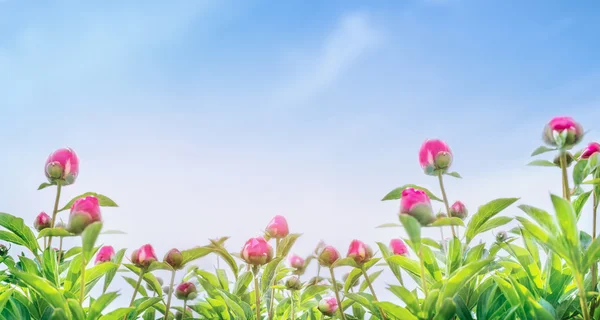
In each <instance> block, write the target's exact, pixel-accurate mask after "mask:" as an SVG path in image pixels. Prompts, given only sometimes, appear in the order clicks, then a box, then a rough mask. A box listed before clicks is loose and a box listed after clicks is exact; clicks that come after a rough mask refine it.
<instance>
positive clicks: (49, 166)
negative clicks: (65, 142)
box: [44, 148, 79, 186]
mask: <svg viewBox="0 0 600 320" xmlns="http://www.w3.org/2000/svg"><path fill="white" fill-rule="evenodd" d="M44 171H45V173H46V177H47V178H48V181H50V182H57V181H60V182H61V184H62V185H65V186H66V185H70V184H72V183H74V182H75V180H76V179H77V176H78V175H79V158H77V155H76V154H75V151H73V150H72V149H71V148H62V149H58V150H56V151H54V152H53V153H51V154H50V155H49V156H48V159H47V160H46V166H45V168H44Z"/></svg>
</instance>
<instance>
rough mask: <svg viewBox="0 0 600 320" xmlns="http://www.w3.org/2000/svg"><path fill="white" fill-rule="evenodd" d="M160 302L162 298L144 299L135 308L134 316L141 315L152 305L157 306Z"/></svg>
mask: <svg viewBox="0 0 600 320" xmlns="http://www.w3.org/2000/svg"><path fill="white" fill-rule="evenodd" d="M161 300H162V297H152V298H145V299H144V300H143V301H142V303H140V304H139V305H138V306H137V308H135V314H136V316H138V315H140V314H142V313H143V312H144V311H146V309H148V308H150V307H152V306H153V305H155V304H157V303H158V302H159V301H161Z"/></svg>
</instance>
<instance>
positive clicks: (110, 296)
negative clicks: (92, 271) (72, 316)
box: [86, 292, 119, 320]
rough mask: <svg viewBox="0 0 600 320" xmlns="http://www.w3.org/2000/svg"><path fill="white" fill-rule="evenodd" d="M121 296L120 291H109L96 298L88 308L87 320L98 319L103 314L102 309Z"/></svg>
mask: <svg viewBox="0 0 600 320" xmlns="http://www.w3.org/2000/svg"><path fill="white" fill-rule="evenodd" d="M118 296H119V293H118V292H108V293H105V294H103V295H101V296H100V297H98V299H95V300H94V301H93V302H92V304H91V306H90V308H89V309H88V316H87V319H86V320H96V319H98V317H100V315H101V314H102V311H103V310H104V309H105V308H106V307H108V305H109V304H110V303H111V302H113V301H114V300H115V299H116V298H117V297H118Z"/></svg>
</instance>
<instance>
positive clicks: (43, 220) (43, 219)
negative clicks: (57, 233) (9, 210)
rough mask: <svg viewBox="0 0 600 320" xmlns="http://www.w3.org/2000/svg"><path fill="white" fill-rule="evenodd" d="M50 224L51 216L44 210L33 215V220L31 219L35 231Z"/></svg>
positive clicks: (48, 226)
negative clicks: (35, 215)
mask: <svg viewBox="0 0 600 320" xmlns="http://www.w3.org/2000/svg"><path fill="white" fill-rule="evenodd" d="M51 226H52V218H50V216H49V215H47V214H46V213H45V212H40V214H38V215H37V217H35V221H33V227H34V228H35V230H37V231H42V230H44V229H46V228H50V227H51Z"/></svg>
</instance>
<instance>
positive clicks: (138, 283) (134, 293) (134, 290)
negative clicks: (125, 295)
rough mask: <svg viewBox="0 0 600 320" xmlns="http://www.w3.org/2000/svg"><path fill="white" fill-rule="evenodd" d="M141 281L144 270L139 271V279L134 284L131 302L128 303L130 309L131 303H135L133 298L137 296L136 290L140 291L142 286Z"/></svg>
mask: <svg viewBox="0 0 600 320" xmlns="http://www.w3.org/2000/svg"><path fill="white" fill-rule="evenodd" d="M142 279H144V270H141V269H140V277H139V278H138V281H137V283H136V284H135V288H134V289H133V295H132V296H131V301H130V302H129V306H130V307H132V306H133V303H134V302H135V296H136V295H137V293H138V290H140V285H141V284H142Z"/></svg>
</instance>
